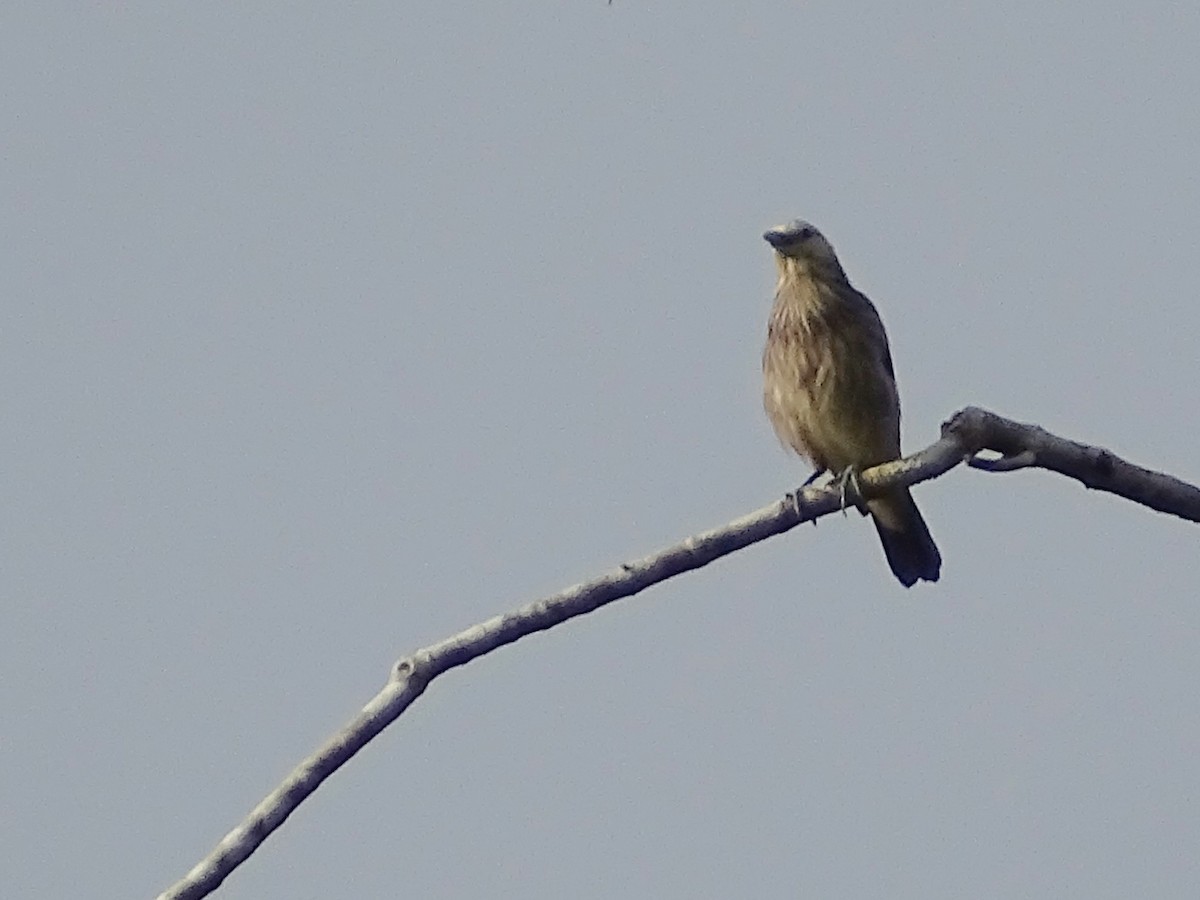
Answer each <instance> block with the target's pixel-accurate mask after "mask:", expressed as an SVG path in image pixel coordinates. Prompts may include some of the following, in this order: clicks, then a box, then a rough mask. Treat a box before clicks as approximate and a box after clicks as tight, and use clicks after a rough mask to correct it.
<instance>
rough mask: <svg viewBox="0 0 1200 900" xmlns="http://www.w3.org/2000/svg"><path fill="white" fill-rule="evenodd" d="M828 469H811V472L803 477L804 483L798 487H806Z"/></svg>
mask: <svg viewBox="0 0 1200 900" xmlns="http://www.w3.org/2000/svg"><path fill="white" fill-rule="evenodd" d="M828 471H829V470H828V469H813V473H812V474H811V475H809V476H808V477H807V478H805V479H804V484H802V485H800V487H802V488H806V487H808V486H809V485H810V484H812V483H813V482H814V481H816V480H817V479H818V478H820V477H821V476H822V475H824V474H825V473H826V472H828Z"/></svg>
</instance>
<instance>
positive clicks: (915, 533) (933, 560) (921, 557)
mask: <svg viewBox="0 0 1200 900" xmlns="http://www.w3.org/2000/svg"><path fill="white" fill-rule="evenodd" d="M867 509H869V510H870V511H871V519H872V521H874V522H875V529H876V530H877V531H878V532H879V540H880V542H881V543H882V544H883V552H884V554H885V555H886V556H887V561H888V565H889V566H891V567H892V572H893V573H894V574H895V576H896V577H897V578H899V579H900V583H901V584H903V585H904V586H905V587H912V586H913V585H914V584H916V583H917V582H918V581H920V580H924V581H937V580H938V575H939V574H940V573H941V569H942V554H940V553H938V548H937V544H935V543H934V542H933V536H932V535H931V534H930V533H929V528H928V526H927V525H926V524H925V520H924V519H922V518H921V512H920V510H918V509H917V504H916V503H914V502H913V498H912V494H910V493H909V492H908V491H907V490H903V491H897V492H895V493H893V494H888V495H887V496H885V497H877V498H876V499H874V500H872V501H871V502H870V503H868V504H867Z"/></svg>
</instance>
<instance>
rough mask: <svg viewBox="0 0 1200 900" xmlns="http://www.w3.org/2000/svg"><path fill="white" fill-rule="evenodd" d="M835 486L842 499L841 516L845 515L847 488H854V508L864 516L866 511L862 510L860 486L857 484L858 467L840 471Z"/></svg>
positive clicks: (848, 467) (849, 467)
mask: <svg viewBox="0 0 1200 900" xmlns="http://www.w3.org/2000/svg"><path fill="white" fill-rule="evenodd" d="M837 486H838V491H839V492H840V493H841V497H842V515H843V516H845V515H846V488H847V487H853V488H854V496H855V503H854V506H855V508H857V509H858V511H859V512H860V513H862V514H863V515H866V509H865V508H864V504H863V502H862V486H861V485H860V484H859V482H858V466H846V468H845V469H843V470H842V473H841V474H840V475H838V477H837Z"/></svg>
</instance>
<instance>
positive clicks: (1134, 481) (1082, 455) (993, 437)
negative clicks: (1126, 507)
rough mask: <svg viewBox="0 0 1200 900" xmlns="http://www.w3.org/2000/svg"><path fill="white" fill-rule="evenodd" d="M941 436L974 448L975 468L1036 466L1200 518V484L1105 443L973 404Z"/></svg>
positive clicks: (995, 469)
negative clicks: (989, 453) (986, 454)
mask: <svg viewBox="0 0 1200 900" xmlns="http://www.w3.org/2000/svg"><path fill="white" fill-rule="evenodd" d="M942 434H943V435H947V434H949V435H953V436H954V437H956V438H957V440H958V441H959V442H960V443H961V445H962V446H963V447H964V448H974V453H972V457H973V458H972V459H971V460H970V465H971V466H972V467H973V468H977V469H984V470H987V471H993V472H1001V471H1011V470H1013V469H1019V468H1028V467H1031V466H1036V467H1037V468H1040V469H1048V470H1049V471H1051V472H1058V473H1059V474H1060V475H1066V476H1067V477H1069V478H1074V479H1075V480H1076V481H1079V482H1081V483H1082V484H1083V485H1084V486H1085V487H1089V488H1092V489H1093V490H1097V491H1108V492H1109V493H1110V494H1117V495H1118V496H1120V497H1124V498H1125V499H1126V500H1132V501H1133V502H1135V503H1140V504H1142V506H1148V507H1150V509H1155V510H1158V511H1159V512H1164V513H1170V514H1171V515H1173V516H1179V517H1180V518H1181V519H1188V520H1189V521H1192V522H1200V488H1197V487H1195V486H1194V485H1190V484H1188V483H1187V482H1186V481H1180V480H1179V479H1178V478H1172V477H1171V476H1170V475H1164V474H1163V473H1161V472H1154V471H1152V470H1150V469H1143V468H1142V467H1141V466H1135V465H1134V464H1133V463H1130V462H1126V461H1125V460H1123V459H1121V457H1119V456H1117V455H1116V454H1115V453H1112V452H1110V451H1108V450H1105V449H1104V448H1102V447H1092V446H1089V445H1088V444H1080V443H1078V442H1076V441H1069V440H1067V439H1066V438H1060V437H1058V436H1057V435H1053V434H1051V433H1050V432H1048V431H1046V430H1045V429H1044V428H1039V427H1038V426H1037V425H1024V424H1022V423H1020V422H1014V421H1012V420H1011V419H1005V418H1004V417H1003V416H998V415H996V414H995V413H990V412H988V411H987V410H985V409H979V408H977V407H974V406H968V407H967V408H966V409H964V410H962V411H961V412H959V413H956V414H955V415H954V416H953V417H952V418H951V419H950V421H949V422H947V423H946V424H944V425H943V426H942ZM980 450H993V451H995V452H996V453H999V454H1000V455H1001V459H1000V460H985V459H979V458H978V457H977V456H976V454H978V452H979V451H980ZM1005 460H1009V461H1011V462H1008V463H1005Z"/></svg>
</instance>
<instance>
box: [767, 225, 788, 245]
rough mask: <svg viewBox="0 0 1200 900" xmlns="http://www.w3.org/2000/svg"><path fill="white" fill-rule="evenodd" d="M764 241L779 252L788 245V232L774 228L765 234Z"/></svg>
mask: <svg viewBox="0 0 1200 900" xmlns="http://www.w3.org/2000/svg"><path fill="white" fill-rule="evenodd" d="M763 240H764V241H766V242H767V243H768V244H770V245H771V246H772V247H774V248H775V249H776V250H778V249H779V248H780V247H782V246H783V245H784V244H786V243H787V232H785V231H783V230H782V229H779V228H772V229H771V230H769V231H764V232H763Z"/></svg>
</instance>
